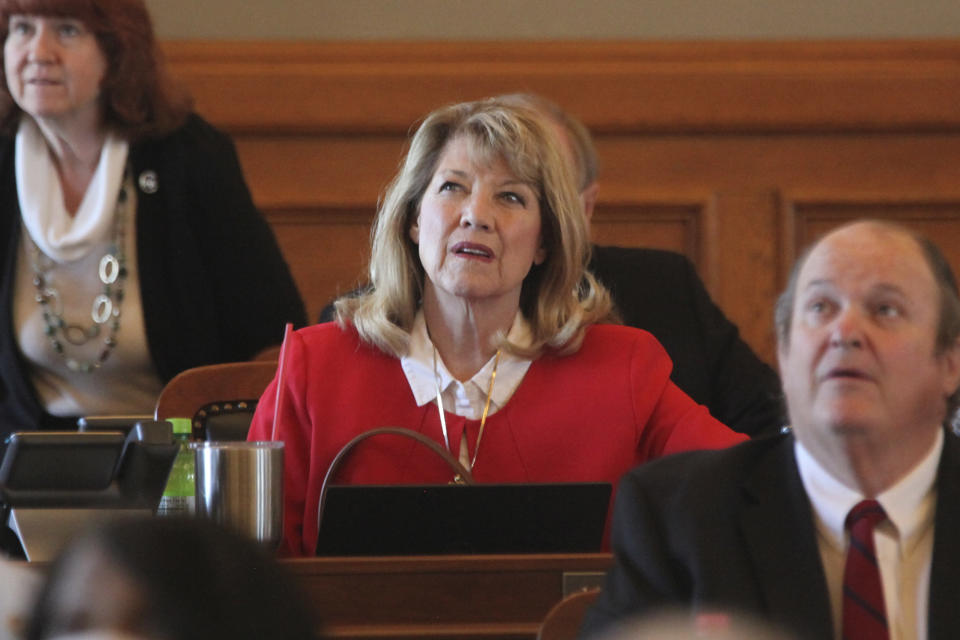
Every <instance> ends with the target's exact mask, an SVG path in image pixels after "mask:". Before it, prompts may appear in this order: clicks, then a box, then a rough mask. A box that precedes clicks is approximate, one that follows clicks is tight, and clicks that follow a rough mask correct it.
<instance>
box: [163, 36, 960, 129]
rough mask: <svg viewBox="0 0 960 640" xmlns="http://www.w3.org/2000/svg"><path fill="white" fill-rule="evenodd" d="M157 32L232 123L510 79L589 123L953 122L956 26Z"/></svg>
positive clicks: (388, 117)
mask: <svg viewBox="0 0 960 640" xmlns="http://www.w3.org/2000/svg"><path fill="white" fill-rule="evenodd" d="M163 48H164V50H165V52H166V55H167V58H168V60H169V62H170V64H171V67H172V70H173V72H174V75H175V76H176V77H177V78H179V79H181V80H182V81H184V82H185V83H186V85H187V86H188V87H189V89H190V90H191V91H192V93H193V94H194V96H195V98H196V101H197V106H198V110H199V111H200V112H202V113H204V114H205V115H206V116H207V117H208V118H209V119H211V120H212V121H214V122H216V123H218V124H219V125H221V126H224V127H226V128H227V129H229V130H232V131H234V132H239V131H257V132H259V133H265V132H273V133H307V132H314V133H316V132H337V133H342V134H345V133H354V134H356V133H371V132H379V133H385V132H388V133H394V134H403V133H405V132H406V131H407V130H408V128H409V127H410V125H411V123H413V122H415V121H416V120H417V119H418V118H420V117H422V116H423V115H424V114H425V113H427V112H429V111H430V110H432V109H433V108H435V107H436V106H437V105H440V104H444V103H446V102H454V101H461V100H468V99H475V98H480V97H483V96H487V95H494V94H498V93H504V92H510V91H534V92H538V93H541V94H543V95H545V96H548V97H550V98H552V99H554V100H556V101H557V102H558V103H560V104H562V105H564V106H565V107H566V108H567V109H569V110H570V111H571V112H573V113H575V114H577V115H578V116H579V117H581V118H582V119H583V120H584V122H585V123H586V124H587V125H588V126H590V127H591V128H592V129H593V130H594V131H595V132H597V133H603V132H605V131H616V132H620V133H622V132H625V131H630V132H635V133H640V132H651V131H658V132H697V131H712V132H718V131H724V132H758V133H760V132H788V131H797V132H810V131H833V132H835V131H876V130H883V131H895V130H910V131H918V130H944V129H949V130H960V109H958V108H957V106H958V105H960V40H935V41H900V40H894V41H880V42H877V41H870V42H856V41H850V42H838V41H815V42H671V43H655V42H653V43H651V42H574V41H559V42H456V43H452V42H405V43H404V42H237V41H217V42H194V41H171V42H166V43H164V45H163ZM597 96H602V97H603V99H602V100H600V99H597Z"/></svg>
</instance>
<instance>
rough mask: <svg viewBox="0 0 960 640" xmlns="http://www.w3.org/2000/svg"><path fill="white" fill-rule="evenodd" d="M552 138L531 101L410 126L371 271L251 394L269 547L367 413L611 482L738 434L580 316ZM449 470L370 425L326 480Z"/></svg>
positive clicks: (602, 317) (469, 460)
mask: <svg viewBox="0 0 960 640" xmlns="http://www.w3.org/2000/svg"><path fill="white" fill-rule="evenodd" d="M559 144H560V142H559V141H558V140H557V139H556V138H555V136H554V134H553V133H552V129H551V128H550V125H549V124H547V123H545V122H544V121H543V116H541V115H539V114H538V113H536V112H535V111H532V110H529V109H527V108H524V107H520V106H516V105H508V104H505V103H503V102H500V101H498V100H496V99H491V100H485V101H479V102H470V103H463V104H458V105H453V106H448V107H444V108H441V109H438V110H437V111H435V112H433V113H432V114H430V115H429V116H428V117H427V118H426V120H424V122H423V124H422V125H421V126H420V127H419V129H418V131H417V133H416V134H415V135H414V137H413V140H412V141H411V144H410V150H409V152H408V154H407V156H406V159H405V161H404V163H403V165H402V167H401V169H400V171H399V173H398V174H397V176H396V177H395V179H394V180H393V182H392V183H391V184H390V186H389V187H388V189H387V192H386V194H385V196H384V198H383V202H382V205H381V207H380V210H379V212H378V214H377V219H376V222H375V225H374V230H373V246H372V251H371V261H370V274H369V276H370V282H371V283H372V286H371V287H370V289H369V290H367V291H365V292H363V293H362V294H361V295H359V296H353V297H347V298H344V299H341V300H339V301H338V302H337V322H336V323H328V324H322V325H317V326H314V327H310V328H308V329H304V330H301V331H298V332H296V333H294V334H292V335H291V337H290V338H289V339H288V340H287V343H286V348H285V353H284V355H283V356H282V360H281V361H282V362H283V363H284V364H283V374H282V376H278V377H279V378H280V379H281V380H282V383H281V388H280V389H279V390H278V389H277V382H276V381H274V383H273V384H272V385H271V386H270V387H269V388H268V389H267V391H266V392H265V394H264V396H263V398H262V400H261V401H260V404H259V405H258V407H257V413H256V415H255V417H254V421H253V425H252V427H251V431H250V439H253V440H258V439H269V438H271V437H272V436H273V435H274V434H276V435H277V437H279V438H282V439H283V440H284V441H285V442H286V468H285V486H284V491H285V516H284V517H285V533H284V542H283V546H282V551H283V552H284V553H287V554H294V555H296V554H312V553H313V551H314V546H315V541H316V536H317V509H318V507H317V504H318V499H319V497H320V493H321V487H322V483H323V479H324V476H325V474H326V472H327V470H328V468H329V467H330V464H331V461H332V460H333V458H334V456H335V455H336V454H337V452H338V451H339V450H340V449H341V448H342V447H343V446H344V445H345V444H346V443H347V442H349V441H350V440H351V439H352V438H354V437H355V436H357V435H358V434H360V433H363V432H365V431H367V430H370V429H373V428H376V427H382V426H400V427H404V428H406V429H409V430H412V431H415V432H417V433H419V434H422V435H423V436H425V437H427V438H429V439H431V440H432V441H434V442H436V443H438V444H439V445H440V446H442V447H444V448H445V449H446V450H447V451H448V452H449V453H450V454H451V456H452V457H454V458H457V459H458V460H459V462H460V463H461V464H462V466H463V467H464V468H465V469H466V470H467V471H469V472H470V473H472V476H473V478H474V479H475V480H476V481H477V482H559V481H606V482H611V483H616V481H617V479H618V478H619V477H620V476H621V475H622V474H623V473H624V472H625V471H627V470H628V469H629V468H631V467H632V466H634V465H636V464H638V463H641V462H643V461H645V460H648V459H650V458H656V457H659V456H662V455H664V454H668V453H672V452H675V451H682V450H687V449H698V448H707V447H723V446H727V445H729V444H732V443H735V442H738V441H740V440H742V439H744V437H743V436H741V435H739V434H735V433H734V432H732V431H730V430H729V429H727V428H726V427H725V426H723V425H722V424H720V423H719V422H717V421H716V420H714V419H713V418H712V417H710V415H709V413H708V412H707V410H706V409H705V408H703V407H701V406H699V405H697V404H696V403H694V402H693V401H692V400H690V398H688V397H687V396H686V395H684V393H683V392H682V391H680V390H679V389H678V388H677V387H676V386H674V385H673V383H672V382H670V379H669V375H670V369H671V363H670V360H669V358H668V357H667V355H666V353H665V352H664V351H663V349H662V347H661V346H660V345H659V343H657V341H656V340H655V339H654V338H653V337H652V336H651V335H650V334H648V333H646V332H643V331H640V330H636V329H631V328H627V327H620V326H612V325H604V324H598V323H601V322H609V321H610V320H611V318H612V314H611V303H610V297H609V295H608V293H607V291H606V290H605V289H604V288H603V287H602V286H601V285H599V284H598V283H597V281H596V280H595V279H594V278H593V276H592V275H591V274H590V273H589V272H586V270H585V265H586V264H587V261H588V259H589V251H590V244H589V238H588V232H587V228H586V224H585V219H584V215H583V213H582V211H581V206H582V204H581V202H580V200H579V197H578V194H577V188H576V183H575V180H574V178H573V176H572V169H571V167H569V166H568V164H567V163H566V162H565V160H564V158H563V155H562V154H561V151H560V148H559ZM277 402H279V403H280V407H279V410H278V409H277V407H276V404H277ZM275 416H276V425H275V424H274V418H275ZM453 476H454V474H453V473H452V472H451V471H450V466H449V465H447V464H445V463H444V462H443V461H442V460H441V459H440V458H439V457H438V456H436V455H434V454H433V453H431V452H430V451H429V450H428V449H427V448H425V447H422V446H419V445H418V444H417V443H416V442H413V441H412V440H408V439H404V438H400V437H396V436H378V437H377V438H372V439H370V440H367V441H365V442H364V443H363V444H362V445H360V446H359V447H358V448H357V449H356V450H354V451H353V452H352V454H351V456H350V457H349V458H348V459H347V460H346V462H345V464H344V466H343V467H342V468H341V469H340V470H339V472H338V476H337V479H338V482H340V483H344V482H346V483H355V484H381V483H445V482H448V481H450V480H451V479H452V478H453Z"/></svg>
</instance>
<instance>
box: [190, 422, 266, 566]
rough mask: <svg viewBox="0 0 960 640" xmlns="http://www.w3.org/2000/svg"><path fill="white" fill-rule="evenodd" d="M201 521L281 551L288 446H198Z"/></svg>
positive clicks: (262, 443)
mask: <svg viewBox="0 0 960 640" xmlns="http://www.w3.org/2000/svg"><path fill="white" fill-rule="evenodd" d="M193 447H194V452H195V456H196V463H197V471H196V479H197V489H196V497H197V515H198V516H201V517H208V518H211V519H212V520H214V521H215V522H218V523H220V524H222V525H224V526H226V527H230V528H233V529H235V530H237V531H239V532H240V533H243V534H246V535H247V536H249V537H251V538H253V539H254V540H257V541H259V542H260V543H261V544H263V545H264V546H266V547H268V548H270V549H276V548H277V547H278V546H279V544H280V539H281V537H282V535H283V442H227V441H223V442H198V443H195V444H194V445H193Z"/></svg>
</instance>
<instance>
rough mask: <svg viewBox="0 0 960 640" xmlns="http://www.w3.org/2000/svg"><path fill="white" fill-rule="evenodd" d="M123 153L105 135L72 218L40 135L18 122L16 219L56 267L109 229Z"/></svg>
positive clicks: (29, 122)
mask: <svg viewBox="0 0 960 640" xmlns="http://www.w3.org/2000/svg"><path fill="white" fill-rule="evenodd" d="M128 149H129V147H128V145H127V142H126V140H122V139H120V138H117V137H116V136H115V135H114V134H113V133H108V134H107V138H106V140H105V141H104V143H103V149H101V151H100V159H99V160H98V162H97V168H96V171H94V174H93V178H92V179H91V180H90V186H88V187H87V192H86V193H85V194H84V195H83V200H82V201H81V202H80V207H79V208H78V209H77V212H76V214H75V215H73V216H71V215H70V214H69V213H68V212H67V208H66V206H64V204H63V189H62V188H61V186H60V177H59V175H58V174H57V168H56V166H55V165H54V163H53V159H52V158H51V157H50V152H49V150H48V148H47V143H46V139H45V138H44V137H43V133H41V131H40V128H39V127H38V126H37V125H36V123H35V122H34V121H33V119H32V118H29V117H24V118H22V119H21V121H20V127H19V128H18V129H17V137H16V142H15V157H16V160H15V163H14V168H15V171H16V178H17V197H18V199H19V201H20V215H21V217H22V218H23V224H24V227H26V229H27V233H29V234H30V238H31V239H32V240H33V242H34V244H36V245H37V247H38V248H39V249H40V250H41V251H42V252H43V253H44V254H46V255H47V256H49V257H50V258H52V259H53V260H55V261H57V262H70V261H73V260H78V259H80V258H82V257H83V256H84V255H86V254H87V253H88V252H89V251H90V250H91V248H92V247H93V246H94V244H96V243H97V242H99V241H101V240H103V239H104V237H105V236H106V235H107V233H108V232H109V230H110V228H111V227H112V225H113V217H114V212H115V210H116V205H117V196H118V194H119V192H120V183H121V181H122V180H123V173H124V168H125V167H126V163H127V151H128Z"/></svg>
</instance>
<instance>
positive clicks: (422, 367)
mask: <svg viewBox="0 0 960 640" xmlns="http://www.w3.org/2000/svg"><path fill="white" fill-rule="evenodd" d="M507 340H508V341H509V342H511V343H513V344H515V345H517V346H521V347H526V346H529V345H530V326H529V325H528V324H527V321H526V320H525V319H524V318H523V315H522V314H521V313H520V312H519V311H518V312H517V315H516V316H515V317H514V319H513V324H512V325H511V326H510V331H509V333H508V334H507ZM495 360H496V356H494V357H493V358H490V360H488V361H487V363H486V364H484V365H483V367H481V368H480V370H479V371H477V373H475V374H474V375H473V377H472V378H470V379H469V380H466V381H460V380H457V379H456V378H454V377H453V375H452V374H451V373H450V371H449V370H448V369H447V366H446V364H445V363H444V362H443V358H441V357H440V354H439V353H437V352H436V350H435V348H434V346H433V342H431V340H430V336H429V334H428V333H427V323H426V321H425V320H424V317H423V310H422V309H421V310H420V311H418V312H417V316H416V318H415V319H414V321H413V329H412V330H411V332H410V349H409V351H408V352H407V355H405V356H404V357H402V358H400V366H401V367H402V368H403V373H404V375H405V376H406V378H407V383H408V384H409V385H410V390H411V391H412V392H413V396H414V398H415V399H416V402H417V406H418V407H422V406H423V405H425V404H427V403H429V402H433V403H434V404H436V401H437V389H438V388H439V389H440V397H441V401H442V402H443V409H444V410H446V411H448V412H450V413H452V414H454V415H458V416H461V417H464V418H467V419H468V420H479V419H480V418H481V416H482V415H483V407H484V405H485V404H486V402H487V390H488V389H489V388H490V376H491V374H492V373H493V368H494V361H495ZM532 362H533V361H532V360H529V359H526V358H519V357H517V356H515V355H513V354H511V353H508V352H507V351H502V352H501V353H500V362H499V364H497V377H496V379H495V382H494V385H493V389H492V391H491V393H490V410H489V411H488V412H487V415H493V414H494V413H496V412H497V411H499V410H500V409H501V408H503V406H504V405H505V404H507V401H508V400H510V398H511V397H512V396H513V394H514V392H515V391H516V390H517V387H519V386H520V383H521V382H522V381H523V376H525V375H526V373H527V369H529V368H530V364H531V363H532ZM434 363H436V368H434ZM447 448H448V449H449V448H450V447H449V443H448V444H447ZM466 452H467V442H466V431H464V434H463V439H462V440H461V442H460V456H459V457H460V462H461V463H462V464H464V466H465V467H467V468H468V469H469V468H470V464H469V459H468V458H467V454H466Z"/></svg>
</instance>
